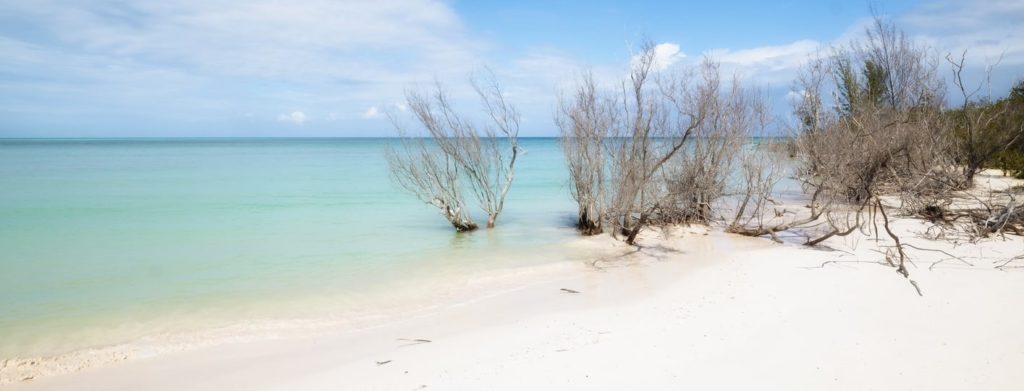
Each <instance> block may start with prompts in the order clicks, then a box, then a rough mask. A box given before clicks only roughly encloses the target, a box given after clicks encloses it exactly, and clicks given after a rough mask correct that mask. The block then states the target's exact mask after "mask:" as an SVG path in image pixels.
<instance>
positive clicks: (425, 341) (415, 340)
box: [398, 338, 434, 346]
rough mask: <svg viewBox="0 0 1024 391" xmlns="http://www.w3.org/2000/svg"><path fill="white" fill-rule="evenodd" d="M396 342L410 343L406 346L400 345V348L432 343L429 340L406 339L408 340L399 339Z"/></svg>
mask: <svg viewBox="0 0 1024 391" xmlns="http://www.w3.org/2000/svg"><path fill="white" fill-rule="evenodd" d="M398 340H399V341H406V342H410V343H407V344H405V345H402V346H410V345H419V344H421V343H430V342H434V341H431V340H429V339H408V338H399V339H398Z"/></svg>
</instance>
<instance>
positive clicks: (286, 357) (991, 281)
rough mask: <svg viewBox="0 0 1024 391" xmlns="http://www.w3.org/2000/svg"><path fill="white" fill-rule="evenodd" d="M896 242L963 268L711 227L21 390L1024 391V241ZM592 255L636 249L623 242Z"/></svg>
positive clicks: (916, 225)
mask: <svg viewBox="0 0 1024 391" xmlns="http://www.w3.org/2000/svg"><path fill="white" fill-rule="evenodd" d="M896 227H897V228H898V229H899V230H900V231H901V232H903V233H904V234H905V236H906V237H907V238H908V239H906V240H907V242H908V243H910V244H912V245H915V246H919V247H921V248H929V249H934V250H941V251H943V252H946V253H949V254H951V255H956V256H957V257H960V259H950V258H949V256H948V255H946V254H944V253H942V252H938V251H918V250H914V251H913V252H912V254H911V257H912V260H913V262H914V266H913V267H911V269H910V273H911V278H912V279H914V280H915V281H916V282H917V283H918V284H919V286H920V287H921V290H922V292H923V294H924V295H923V296H918V295H917V293H916V292H915V290H914V289H913V287H912V286H911V284H910V283H909V282H908V281H907V280H906V279H904V278H903V277H902V276H900V275H898V274H897V273H895V272H894V271H893V269H892V268H890V267H888V266H886V265H883V264H880V263H878V262H881V261H882V259H883V258H882V255H881V254H880V253H878V252H877V251H876V250H877V249H878V248H879V246H881V245H884V243H876V242H875V241H874V239H871V238H866V237H848V238H838V239H830V241H829V242H828V243H827V244H828V246H830V247H832V248H834V250H833V251H826V250H822V249H809V248H803V247H801V246H798V245H793V244H785V245H779V244H775V243H772V242H770V241H768V240H764V239H752V238H745V237H737V236H733V235H728V234H724V233H720V232H713V231H712V232H703V230H701V229H693V230H687V232H683V233H675V234H673V235H671V236H669V237H664V236H660V235H648V236H647V237H645V238H644V239H643V241H642V245H643V246H644V248H643V250H641V251H640V252H638V253H632V254H629V255H625V256H622V257H618V258H615V259H611V258H610V259H606V260H603V261H601V262H598V263H597V264H595V265H585V264H580V265H577V266H576V267H572V268H566V269H561V270H559V271H557V272H556V273H557V274H556V275H552V276H550V277H554V278H553V279H546V281H547V282H543V283H530V281H528V280H523V281H522V282H521V285H520V286H519V287H518V288H517V289H513V290H510V291H504V292H500V293H495V294H493V295H490V296H487V295H486V292H484V293H482V294H483V296H484V297H483V298H481V299H479V300H474V301H472V302H469V303H461V304H457V303H449V305H441V306H439V309H437V310H436V311H432V312H430V313H428V314H426V315H423V316H419V317H416V318H411V319H404V320H399V321H393V322H387V323H385V324H381V325H379V326H378V327H373V328H369V329H364V330H359V331H339V332H337V333H334V334H331V335H321V336H316V337H294V338H282V339H275V340H267V341H256V342H244V343H236V344H224V345H218V346H212V347H207V348H200V349H197V350H190V351H183V352H177V353H169V354H163V355H158V356H155V357H150V358H140V359H132V360H126V361H123V362H119V363H117V364H114V365H109V366H103V367H98V368H90V369H86V370H82V371H80V372H76V373H71V374H65V375H57V376H47V377H43V378H40V379H35V380H32V381H27V382H20V383H17V384H11V385H8V387H5V389H11V390H70V389H91V390H137V389H147V390H178V389H190V390H223V389H254V390H285V389H315V390H319V389H323V390H328V389H330V390H336V389H349V390H363V389H365V390H411V389H424V388H429V389H445V390H451V389H459V390H470V389H686V388H700V389H921V390H945V389H948V390H962V389H988V390H1011V389H1017V388H1019V386H1020V384H1024V372H1021V371H1020V370H1019V368H1020V367H1021V366H1022V365H1024V335H1022V334H1021V333H1020V330H1021V327H1022V326H1024V313H1022V312H1021V311H1018V310H1016V309H1018V308H1020V307H1021V305H1022V304H1024V273H1021V272H1020V271H1019V269H1017V270H1014V269H1006V268H1004V269H1002V270H999V269H996V268H995V266H997V265H998V261H999V260H1002V259H1008V258H1009V257H1012V256H1014V255H1018V254H1021V253H1022V252H1024V241H1022V240H1021V238H1019V237H1009V238H1007V239H998V238H997V239H989V240H985V241H982V242H980V243H977V244H961V245H953V244H951V243H947V242H933V241H928V240H925V239H920V238H915V237H913V235H912V233H913V232H916V231H920V230H923V229H924V228H925V227H926V225H925V224H924V223H922V222H920V221H916V220H906V219H902V220H899V221H898V222H897V224H896ZM578 245H579V246H582V247H591V248H593V247H608V248H609V253H616V252H618V253H622V252H623V251H630V250H628V249H627V248H626V247H625V246H624V245H622V244H619V243H618V242H614V241H613V240H612V239H611V238H608V237H596V238H587V239H580V240H579V243H578ZM936 262H939V263H936ZM965 262H969V263H971V264H972V265H973V266H968V265H967V264H965ZM563 288H564V289H566V290H570V291H571V292H570V291H566V290H563ZM573 292H578V293H573ZM8 369H10V368H8Z"/></svg>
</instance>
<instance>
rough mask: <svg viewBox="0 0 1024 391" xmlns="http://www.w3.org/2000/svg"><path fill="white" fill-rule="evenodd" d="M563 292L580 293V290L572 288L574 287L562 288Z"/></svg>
mask: <svg viewBox="0 0 1024 391" xmlns="http://www.w3.org/2000/svg"><path fill="white" fill-rule="evenodd" d="M562 292H565V293H580V291H576V290H572V289H569V288H562Z"/></svg>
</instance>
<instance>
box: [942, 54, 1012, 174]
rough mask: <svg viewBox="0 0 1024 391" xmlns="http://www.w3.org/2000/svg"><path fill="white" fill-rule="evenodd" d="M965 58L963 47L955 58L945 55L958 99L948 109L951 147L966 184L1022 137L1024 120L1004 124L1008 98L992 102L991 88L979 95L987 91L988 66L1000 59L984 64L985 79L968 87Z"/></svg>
mask: <svg viewBox="0 0 1024 391" xmlns="http://www.w3.org/2000/svg"><path fill="white" fill-rule="evenodd" d="M966 58H967V51H966V50H965V51H964V52H962V53H961V54H960V58H959V59H955V58H953V56H952V55H951V54H950V55H947V56H946V61H948V62H949V64H950V66H951V67H952V71H953V85H954V86H956V89H957V91H959V92H960V96H959V98H960V99H961V104H960V107H959V109H958V110H954V111H953V112H952V113H951V116H952V118H951V119H952V125H953V129H952V130H953V132H954V134H953V136H954V137H953V138H952V139H953V140H954V143H955V146H954V149H953V150H952V151H953V152H954V153H955V154H956V155H955V158H956V160H957V162H958V163H959V164H960V166H961V169H962V170H963V176H964V182H965V184H966V185H967V186H968V187H970V186H972V185H973V184H974V176H975V175H976V174H977V173H978V172H981V170H982V169H984V168H985V164H986V163H989V162H990V161H992V159H993V158H994V157H995V156H996V155H999V154H1000V153H1003V152H1005V151H1006V150H1007V149H1009V148H1010V147H1011V146H1012V145H1014V143H1016V142H1018V140H1021V139H1022V138H1024V124H1012V125H1010V126H1005V125H1006V124H1004V123H1003V121H1002V119H1003V118H1004V117H1007V116H1009V115H1010V104H1009V102H1005V101H1003V102H993V101H992V97H991V92H990V93H989V94H988V95H987V96H979V95H980V93H981V92H982V89H984V88H986V87H988V90H989V91H991V78H992V70H993V68H994V67H995V66H997V65H998V64H999V62H1000V61H999V60H997V61H996V62H995V64H989V65H987V66H986V67H985V81H984V82H983V83H979V84H978V85H977V86H975V87H973V88H972V87H970V86H967V84H966V83H965V82H964V79H963V72H964V63H965V61H966ZM1000 60H1001V57H1000Z"/></svg>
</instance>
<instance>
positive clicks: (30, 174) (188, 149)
mask: <svg viewBox="0 0 1024 391" xmlns="http://www.w3.org/2000/svg"><path fill="white" fill-rule="evenodd" d="M387 142H388V140H386V139H237V138H232V139H208V138H195V139H60V140H51V139H43V140H28V139H26V140H12V139H8V140H0V359H3V358H11V357H36V356H47V355H55V354H60V353H64V352H68V351H73V350H78V349H84V348H96V347H102V346H108V345H112V344H119V343H129V342H131V341H135V340H138V339H140V338H152V337H153V336H154V335H181V334H183V333H184V334H187V333H189V332H197V331H199V330H203V329H209V328H213V327H235V326H238V325H249V326H251V327H253V328H261V327H262V329H264V330H265V329H266V327H264V326H260V324H271V322H273V321H282V322H287V321H290V320H295V319H300V320H301V319H334V320H338V321H345V320H350V319H357V318H359V317H361V316H374V315H373V314H375V313H377V312H379V311H380V308H381V307H382V306H385V305H386V303H399V302H402V301H403V300H405V299H409V298H421V299H422V298H427V302H428V304H429V298H430V297H433V296H432V295H437V294H439V292H441V293H443V292H444V291H446V290H448V289H457V288H458V287H459V286H463V285H466V284H471V283H472V282H473V280H474V279H475V278H477V276H480V275H483V274H482V273H484V272H485V271H488V270H491V269H494V268H511V269H514V268H517V267H521V266H531V265H537V264H543V263H546V262H556V261H558V260H563V261H564V259H565V258H564V256H563V255H564V254H562V253H560V252H559V251H558V248H559V246H560V245H561V244H562V243H564V242H566V241H567V240H569V239H571V238H573V237H575V232H574V231H573V229H572V226H571V225H572V223H573V218H574V213H575V206H574V204H573V202H572V199H571V197H570V195H569V191H568V181H567V172H566V170H565V167H564V162H563V158H562V155H561V150H560V148H559V145H558V142H557V140H556V139H553V138H536V139H532V138H531V139H523V140H521V145H522V146H523V147H524V148H525V149H526V151H527V153H526V155H524V156H523V157H522V158H521V160H520V161H519V162H518V165H517V167H516V170H517V172H516V180H515V183H514V185H513V187H512V189H511V191H510V193H509V194H508V198H507V201H506V205H505V211H504V212H503V213H502V215H501V216H500V217H499V220H498V225H497V227H496V228H495V229H493V230H486V229H481V230H479V231H476V232H470V233H462V234H458V233H455V232H454V231H453V229H452V228H451V226H450V225H449V224H448V223H447V222H446V221H445V220H444V219H443V218H442V217H441V216H440V215H439V214H438V212H437V211H436V209H433V208H432V207H430V206H428V205H425V204H423V203H421V202H419V201H418V200H416V199H415V198H414V197H412V196H410V195H408V194H405V193H403V192H401V191H400V190H399V189H398V188H397V187H396V186H395V185H393V184H392V183H391V181H390V178H389V176H388V173H387V167H386V163H385V160H384V153H383V152H384V147H385V145H386V143H387ZM468 196H469V194H467V197H468ZM470 199H471V198H470ZM474 217H475V218H476V220H477V222H478V223H480V224H481V225H482V224H483V223H484V222H485V221H486V216H484V215H482V214H480V213H476V214H475V215H474ZM542 254H553V255H551V256H543V255H542ZM410 287H415V288H410ZM396 292H402V293H401V294H398V293H396ZM410 296H415V297H410ZM260 322H263V323H260Z"/></svg>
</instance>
